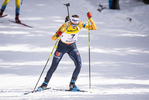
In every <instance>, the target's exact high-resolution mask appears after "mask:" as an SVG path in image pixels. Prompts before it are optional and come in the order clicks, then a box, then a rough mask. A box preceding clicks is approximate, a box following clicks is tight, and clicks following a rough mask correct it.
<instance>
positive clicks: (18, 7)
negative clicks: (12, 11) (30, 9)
mask: <svg viewBox="0 0 149 100" xmlns="http://www.w3.org/2000/svg"><path fill="white" fill-rule="evenodd" d="M8 2H9V0H5V1H4V3H3V4H2V7H1V10H0V17H1V16H2V15H3V12H4V10H5V8H6V6H7V4H8ZM15 4H16V17H15V21H16V22H17V23H21V21H20V20H19V14H20V0H15Z"/></svg>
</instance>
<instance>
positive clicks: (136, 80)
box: [0, 0, 149, 100]
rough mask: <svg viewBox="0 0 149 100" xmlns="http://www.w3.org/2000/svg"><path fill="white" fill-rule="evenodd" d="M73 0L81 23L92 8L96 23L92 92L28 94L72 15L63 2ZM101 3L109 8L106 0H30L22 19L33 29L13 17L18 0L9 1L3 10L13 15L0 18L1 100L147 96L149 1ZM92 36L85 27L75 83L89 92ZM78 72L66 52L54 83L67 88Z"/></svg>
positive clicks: (133, 99)
mask: <svg viewBox="0 0 149 100" xmlns="http://www.w3.org/2000/svg"><path fill="white" fill-rule="evenodd" d="M68 2H69V3H70V8H69V10H70V15H72V14H78V15H79V16H80V20H81V21H84V22H87V17H86V13H87V12H88V10H90V11H91V13H92V15H93V20H94V21H95V23H96V25H97V30H96V31H91V73H92V78H91V79H92V89H91V92H87V93H77V92H61V91H52V90H47V91H43V92H40V93H31V94H29V95H24V93H25V92H29V91H32V90H33V89H34V86H35V84H36V82H37V80H38V78H39V75H40V73H41V71H42V69H43V67H44V64H45V63H46V60H47V59H48V56H49V54H50V52H51V50H52V48H53V46H54V44H55V41H51V37H52V35H53V34H54V33H55V32H56V30H57V29H58V28H59V27H60V26H61V25H62V24H63V23H64V19H65V16H67V9H66V7H65V6H64V5H63V3H68ZM2 3H3V0H1V1H0V5H1V4H2ZM99 3H101V4H103V5H104V6H105V7H106V8H108V2H107V1H105V0H99V1H98V0H97V1H96V0H73V1H72V0H54V1H51V0H42V1H40V0H26V1H24V2H23V5H21V12H20V13H21V14H20V19H21V21H22V22H23V23H25V24H27V25H30V26H33V27H34V28H33V29H31V28H28V27H24V26H21V25H18V24H15V23H11V22H9V21H8V20H14V15H15V5H14V0H10V1H9V4H8V5H7V8H6V10H5V12H4V14H8V16H6V17H4V18H0V100H49V99H52V100H148V99H149V95H148V94H149V67H148V65H149V45H148V43H149V33H148V32H149V28H148V26H149V20H148V16H149V13H148V9H149V5H145V4H144V3H142V2H141V1H140V0H138V1H137V0H120V8H121V10H109V9H104V10H103V11H101V12H98V11H97V9H98V8H99V7H98V4H99ZM129 18H131V19H132V21H130V20H129ZM87 34H88V32H87V30H85V29H82V30H81V31H80V34H79V37H78V41H77V45H78V49H79V51H80V53H81V58H82V70H81V73H80V76H79V78H78V81H77V83H76V84H77V86H78V87H79V88H80V89H82V90H87V91H89V84H88V83H89V82H88V81H89V79H88V40H87V39H88V35H87ZM51 60H52V57H51V59H50V61H49V64H48V66H47V68H46V69H45V72H44V74H43V76H42V78H41V80H40V82H39V84H38V86H39V85H41V84H42V82H43V80H44V77H45V75H46V72H47V71H48V69H49V67H50V64H51ZM73 70H74V65H73V62H72V61H71V59H70V58H69V57H68V55H67V54H66V55H65V56H64V57H63V59H62V61H61V62H60V64H59V67H58V68H57V70H56V72H55V73H54V75H53V77H52V79H51V81H50V83H49V87H52V88H57V89H68V86H69V82H70V78H71V75H72V72H73Z"/></svg>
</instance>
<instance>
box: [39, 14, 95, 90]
mask: <svg viewBox="0 0 149 100" xmlns="http://www.w3.org/2000/svg"><path fill="white" fill-rule="evenodd" d="M87 16H88V18H89V20H90V22H91V25H90V27H89V28H90V30H96V29H97V27H96V25H95V23H94V21H93V19H92V14H91V13H90V12H88V13H87ZM66 18H68V17H66ZM82 28H85V29H88V24H86V23H84V22H82V21H79V16H78V15H72V17H71V18H70V21H69V22H67V23H66V22H65V23H64V24H63V25H62V26H61V27H60V28H59V29H58V31H57V32H56V33H55V35H54V36H53V37H52V40H53V41H54V40H56V39H57V38H58V37H60V36H61V37H60V40H59V43H58V47H57V49H56V51H55V54H54V57H53V61H52V64H51V67H50V69H49V70H48V72H47V74H46V77H45V80H44V82H43V83H42V85H41V86H40V87H38V91H42V90H45V89H46V87H47V85H48V83H49V81H50V79H51V77H52V74H53V73H54V71H55V70H56V68H57V66H58V64H59V62H60V60H61V59H62V57H63V55H64V54H65V53H67V54H68V55H69V57H70V58H71V59H72V60H73V61H74V64H75V70H74V72H73V75H72V78H71V81H70V85H69V88H70V91H78V90H79V89H78V87H77V86H76V85H75V82H76V80H77V78H78V75H79V73H80V70H81V66H82V63H81V57H80V53H79V51H78V49H77V47H76V40H77V37H78V34H79V30H80V29H82Z"/></svg>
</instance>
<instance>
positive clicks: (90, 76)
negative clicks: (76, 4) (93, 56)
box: [88, 10, 91, 92]
mask: <svg viewBox="0 0 149 100" xmlns="http://www.w3.org/2000/svg"><path fill="white" fill-rule="evenodd" d="M88 12H90V10H88ZM88 56H89V91H90V92H91V64H90V20H89V18H88Z"/></svg>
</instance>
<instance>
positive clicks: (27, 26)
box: [8, 20, 33, 28]
mask: <svg viewBox="0 0 149 100" xmlns="http://www.w3.org/2000/svg"><path fill="white" fill-rule="evenodd" d="M8 21H10V22H12V23H16V24H20V25H23V26H26V27H29V28H33V27H32V26H29V25H27V24H24V23H17V22H16V21H13V20H8Z"/></svg>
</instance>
